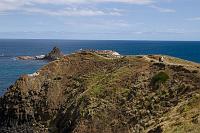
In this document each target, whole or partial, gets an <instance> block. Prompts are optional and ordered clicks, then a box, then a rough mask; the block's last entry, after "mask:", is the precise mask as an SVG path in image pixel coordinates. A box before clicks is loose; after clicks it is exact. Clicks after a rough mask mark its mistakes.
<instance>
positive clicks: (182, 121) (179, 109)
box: [0, 51, 200, 133]
mask: <svg viewBox="0 0 200 133" xmlns="http://www.w3.org/2000/svg"><path fill="white" fill-rule="evenodd" d="M160 58H161V56H159V55H151V56H123V57H117V58H114V57H112V58H109V57H105V56H102V55H100V54H97V53H94V52H87V51H86V52H78V53H74V54H71V55H68V56H64V57H62V58H60V59H59V60H56V61H53V62H50V63H49V64H48V65H46V66H44V67H42V68H41V69H40V70H38V71H37V72H36V73H34V74H31V75H23V76H21V77H20V78H19V79H18V80H17V81H16V82H15V84H14V85H12V86H10V88H9V89H8V91H7V92H6V93H5V95H4V96H3V97H1V98H0V132H1V133H10V132H13V133H15V132H28V133H32V132H34V133H35V132H39V133H45V132H50V133H68V132H69V133H70V132H72V133H94V132H97V133H108V132H113V133H128V132H132V133H139V132H149V133H161V132H166V133H172V132H183V133H184V132H198V131H199V130H200V65H199V64H196V63H192V62H187V61H184V60H181V59H177V58H173V57H169V56H162V58H163V60H162V62H160V61H159V59H160Z"/></svg>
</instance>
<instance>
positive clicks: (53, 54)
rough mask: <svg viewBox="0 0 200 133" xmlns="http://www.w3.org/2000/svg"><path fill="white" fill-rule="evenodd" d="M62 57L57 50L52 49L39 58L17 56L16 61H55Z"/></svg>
mask: <svg viewBox="0 0 200 133" xmlns="http://www.w3.org/2000/svg"><path fill="white" fill-rule="evenodd" d="M63 56H64V54H63V53H62V52H61V51H60V49H59V48H57V47H54V48H53V49H52V51H51V52H49V53H48V54H46V55H39V56H18V57H16V59H18V60H50V61H52V60H57V59H60V58H62V57H63Z"/></svg>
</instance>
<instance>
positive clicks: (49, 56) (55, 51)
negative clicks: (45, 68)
mask: <svg viewBox="0 0 200 133" xmlns="http://www.w3.org/2000/svg"><path fill="white" fill-rule="evenodd" d="M63 56H64V54H63V53H62V52H61V51H60V49H59V48H57V47H54V48H53V50H52V51H51V52H49V53H48V54H47V55H45V57H44V58H43V59H46V60H57V59H60V58H61V57H63Z"/></svg>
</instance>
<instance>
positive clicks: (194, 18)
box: [187, 17, 200, 21]
mask: <svg viewBox="0 0 200 133" xmlns="http://www.w3.org/2000/svg"><path fill="white" fill-rule="evenodd" d="M187 20H189V21H200V17H193V18H189V19H187Z"/></svg>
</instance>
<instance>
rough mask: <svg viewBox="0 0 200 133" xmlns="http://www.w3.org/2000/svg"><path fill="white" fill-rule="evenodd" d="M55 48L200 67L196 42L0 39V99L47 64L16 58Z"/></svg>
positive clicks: (199, 52) (198, 46) (66, 51)
mask: <svg viewBox="0 0 200 133" xmlns="http://www.w3.org/2000/svg"><path fill="white" fill-rule="evenodd" d="M54 46H57V47H59V48H60V49H61V50H62V52H63V53H65V54H69V53H72V52H74V51H77V50H79V49H98V50H114V51H117V52H119V53H120V54H122V55H140V54H142V55H144V54H164V55H170V56H175V57H179V58H182V59H185V60H190V61H194V62H198V63H200V42H198V41H120V40H117V41H111V40H109V41H108V40H101V41H98V40H39V39H38V40H37V39H34V40H31V39H29V40H23V39H17V40H15V39H0V95H3V94H4V92H5V91H6V90H7V88H8V87H9V86H10V85H11V84H13V83H14V82H15V80H16V79H18V78H19V76H20V75H22V74H29V73H33V72H35V71H36V70H37V69H39V68H40V67H42V66H43V65H45V64H46V63H47V62H46V61H30V60H29V61H22V60H16V59H15V57H16V56H25V55H30V56H36V55H42V54H46V53H48V52H49V51H50V50H51V49H52V48H53V47H54Z"/></svg>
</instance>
